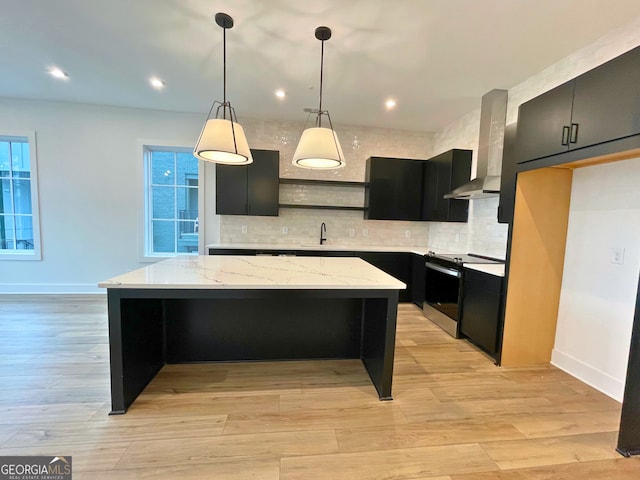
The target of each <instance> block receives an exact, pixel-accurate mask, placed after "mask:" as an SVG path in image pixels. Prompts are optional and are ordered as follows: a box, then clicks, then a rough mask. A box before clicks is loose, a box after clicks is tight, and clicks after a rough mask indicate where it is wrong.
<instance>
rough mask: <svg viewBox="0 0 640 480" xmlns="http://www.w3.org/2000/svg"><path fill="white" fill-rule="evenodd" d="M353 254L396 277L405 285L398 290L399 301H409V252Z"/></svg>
mask: <svg viewBox="0 0 640 480" xmlns="http://www.w3.org/2000/svg"><path fill="white" fill-rule="evenodd" d="M355 255H357V256H358V257H360V258H362V259H363V260H364V261H365V262H369V263H370V264H371V265H373V266H374V267H377V268H379V269H380V270H382V271H383V272H385V273H388V274H389V275H391V276H392V277H395V278H397V279H398V280H400V281H401V282H403V283H405V284H406V285H407V288H406V289H405V290H400V297H399V301H401V302H410V301H411V289H412V285H411V262H412V258H411V255H412V254H411V253H405V252H355Z"/></svg>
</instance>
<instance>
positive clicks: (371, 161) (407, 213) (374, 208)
mask: <svg viewBox="0 0 640 480" xmlns="http://www.w3.org/2000/svg"><path fill="white" fill-rule="evenodd" d="M423 166H424V162H422V161H419V160H409V159H403V158H383V157H370V158H368V159H367V164H366V179H365V213H364V218H365V219H369V220H421V219H422V218H421V212H420V207H421V205H420V201H421V198H422V177H423Z"/></svg>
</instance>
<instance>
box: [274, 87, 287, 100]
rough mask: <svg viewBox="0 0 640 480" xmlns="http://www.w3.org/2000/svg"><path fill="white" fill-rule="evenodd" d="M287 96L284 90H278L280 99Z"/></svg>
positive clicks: (277, 95) (277, 94)
mask: <svg viewBox="0 0 640 480" xmlns="http://www.w3.org/2000/svg"><path fill="white" fill-rule="evenodd" d="M286 96H287V92H285V91H284V90H282V89H279V90H276V97H278V98H284V97H286Z"/></svg>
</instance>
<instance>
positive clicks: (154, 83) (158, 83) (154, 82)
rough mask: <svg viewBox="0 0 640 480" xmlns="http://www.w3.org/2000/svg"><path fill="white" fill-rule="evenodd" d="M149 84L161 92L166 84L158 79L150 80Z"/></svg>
mask: <svg viewBox="0 0 640 480" xmlns="http://www.w3.org/2000/svg"><path fill="white" fill-rule="evenodd" d="M149 83H151V86H152V87H153V88H155V89H157V90H160V89H161V88H162V87H164V82H163V81H162V80H160V79H159V78H156V77H152V78H150V79H149Z"/></svg>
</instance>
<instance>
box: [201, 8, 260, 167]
mask: <svg viewBox="0 0 640 480" xmlns="http://www.w3.org/2000/svg"><path fill="white" fill-rule="evenodd" d="M215 20H216V23H217V24H218V26H220V27H222V32H223V33H222V51H223V101H222V103H220V102H218V101H217V100H216V101H215V102H213V105H211V110H209V115H208V116H207V121H206V122H205V124H204V127H203V128H202V132H201V133H200V138H198V143H196V146H195V148H194V149H193V154H194V155H195V156H196V157H197V158H199V159H201V160H204V161H206V162H215V163H224V164H227V165H247V164H249V163H251V162H253V157H252V156H251V150H249V144H248V143H247V137H246V136H245V134H244V129H243V128H242V126H241V125H240V124H239V123H238V118H237V117H236V111H235V110H234V108H233V107H232V106H231V103H230V102H228V101H227V29H229V28H231V27H233V18H231V17H230V16H229V15H227V14H226V13H216V15H215ZM214 108H215V116H213V117H212V116H211V115H212V113H213V109H214Z"/></svg>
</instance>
